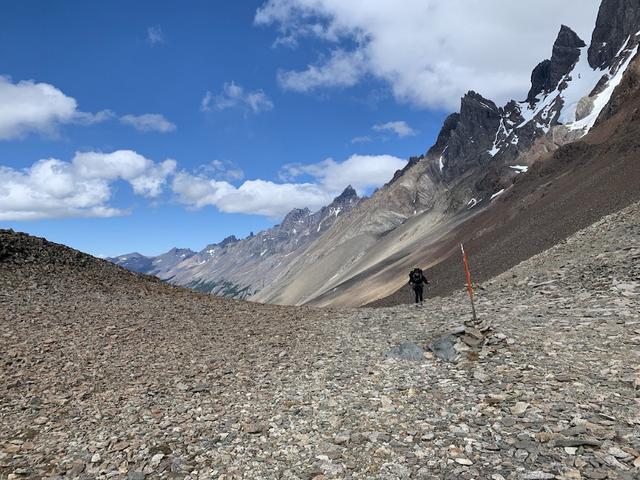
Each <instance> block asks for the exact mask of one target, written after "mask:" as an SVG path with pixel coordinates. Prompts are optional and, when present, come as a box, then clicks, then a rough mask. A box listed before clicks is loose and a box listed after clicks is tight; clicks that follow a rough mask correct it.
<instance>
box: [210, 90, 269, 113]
mask: <svg viewBox="0 0 640 480" xmlns="http://www.w3.org/2000/svg"><path fill="white" fill-rule="evenodd" d="M228 108H242V109H244V110H245V111H250V112H252V113H256V114H257V113H261V112H267V111H269V110H272V109H273V102H272V101H271V99H270V98H269V97H268V96H267V94H266V93H264V92H263V91H262V90H254V91H246V90H245V89H244V87H242V86H241V85H238V84H236V83H235V82H228V83H225V84H224V85H223V87H222V92H220V93H219V94H217V95H214V94H213V93H211V92H209V91H208V92H207V93H206V94H205V96H204V98H203V99H202V101H201V102H200V109H201V110H202V111H203V112H210V111H212V110H226V109H228Z"/></svg>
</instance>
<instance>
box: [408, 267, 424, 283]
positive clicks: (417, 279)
mask: <svg viewBox="0 0 640 480" xmlns="http://www.w3.org/2000/svg"><path fill="white" fill-rule="evenodd" d="M409 278H410V279H411V283H414V284H416V285H422V270H420V269H419V268H416V269H415V270H413V271H412V272H411V273H410V274H409Z"/></svg>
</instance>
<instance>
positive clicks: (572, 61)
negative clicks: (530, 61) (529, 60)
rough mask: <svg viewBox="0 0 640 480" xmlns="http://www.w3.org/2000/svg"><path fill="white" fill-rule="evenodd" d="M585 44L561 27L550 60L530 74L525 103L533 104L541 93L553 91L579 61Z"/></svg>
mask: <svg viewBox="0 0 640 480" xmlns="http://www.w3.org/2000/svg"><path fill="white" fill-rule="evenodd" d="M586 46H587V44H586V43H584V41H583V40H582V39H581V38H580V37H579V36H578V34H577V33H576V32H574V31H573V30H571V29H570V28H569V27H567V26H566V25H562V27H561V28H560V33H558V38H556V41H555V43H554V44H553V53H552V55H551V59H550V60H544V61H543V62H541V63H539V64H538V66H537V67H536V68H534V69H533V73H532V74H531V90H530V91H529V95H527V102H529V103H534V102H535V101H536V97H537V96H538V95H540V94H541V93H550V92H552V91H554V90H555V89H556V88H557V87H558V86H559V85H560V82H561V81H562V79H563V78H564V77H565V76H566V75H567V74H568V73H569V72H571V70H573V67H575V65H576V63H578V60H579V59H580V49H581V48H584V47H586Z"/></svg>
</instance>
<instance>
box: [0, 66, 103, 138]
mask: <svg viewBox="0 0 640 480" xmlns="http://www.w3.org/2000/svg"><path fill="white" fill-rule="evenodd" d="M112 116H113V112H111V111H109V110H103V111H101V112H98V113H96V114H92V113H87V112H81V111H79V110H78V104H77V102H76V100H75V99H74V98H72V97H68V96H67V95H65V94H64V93H62V92H61V91H60V90H58V89H57V88H56V87H54V86H53V85H50V84H48V83H35V82H34V81H33V80H23V81H21V82H18V83H13V82H12V81H11V79H10V78H9V77H5V76H1V75H0V140H9V139H14V138H22V137H25V136H26V135H28V134H29V133H40V134H44V135H49V136H54V135H56V134H57V130H58V127H59V126H60V125H63V124H69V123H78V124H83V125H89V124H94V123H98V122H103V121H105V120H108V119H109V118H111V117H112Z"/></svg>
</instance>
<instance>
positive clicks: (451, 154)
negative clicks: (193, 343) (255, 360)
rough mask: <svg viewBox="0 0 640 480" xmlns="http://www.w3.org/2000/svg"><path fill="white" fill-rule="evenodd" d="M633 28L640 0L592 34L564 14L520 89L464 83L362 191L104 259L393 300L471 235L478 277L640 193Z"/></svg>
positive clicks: (204, 283) (268, 294) (629, 1)
mask: <svg viewBox="0 0 640 480" xmlns="http://www.w3.org/2000/svg"><path fill="white" fill-rule="evenodd" d="M639 41H640V2H638V1H637V0H604V1H603V2H602V4H601V6H600V11H599V14H598V18H597V20H596V27H595V30H594V32H593V36H592V39H591V43H590V45H587V43H586V42H585V41H584V40H583V39H581V38H580V37H579V36H578V35H577V34H576V33H575V32H574V31H573V30H571V28H569V27H568V26H564V25H563V26H562V27H561V29H560V31H559V33H558V36H557V38H556V40H555V42H554V44H553V48H552V51H551V57H550V58H549V59H547V60H544V61H542V62H541V63H540V64H538V65H537V66H536V67H535V68H534V69H533V72H532V76H531V88H530V90H529V92H528V95H527V98H526V99H524V100H522V101H515V100H512V101H510V102H508V103H507V104H506V105H504V106H502V107H499V106H497V105H496V104H495V103H494V102H493V101H491V100H489V99H486V98H484V97H483V96H482V95H480V94H479V93H476V92H473V91H470V92H469V93H468V94H466V95H465V96H464V97H463V98H462V101H461V106H460V111H459V112H457V113H454V114H452V115H450V116H449V117H448V118H447V119H446V120H445V122H444V125H443V127H442V129H441V131H440V134H439V136H438V138H437V141H436V143H435V144H434V145H433V146H432V147H431V148H430V149H429V150H428V151H427V152H426V153H425V154H424V155H420V156H417V157H414V158H411V159H410V162H409V163H408V164H407V166H406V167H405V168H404V169H403V170H401V171H398V172H396V174H395V175H394V177H393V178H392V179H390V181H389V183H387V184H386V185H385V186H384V187H382V188H380V189H379V190H378V191H377V192H375V193H374V194H373V195H372V197H371V198H366V199H361V198H358V196H357V195H356V193H355V191H353V189H351V188H347V189H346V190H345V192H344V193H343V194H342V195H341V196H340V197H338V198H336V199H335V200H334V202H333V203H332V204H331V205H329V206H327V207H325V208H323V209H321V210H320V211H319V212H315V213H311V212H309V211H308V210H294V211H292V212H291V213H289V215H287V217H285V219H284V220H283V222H282V224H280V225H277V226H275V227H273V228H271V229H269V230H266V231H264V232H260V233H259V234H257V235H255V236H252V237H248V238H245V239H242V240H237V239H236V238H235V237H229V238H228V239H226V240H225V241H223V242H221V243H220V244H213V245H209V246H207V247H206V248H205V249H204V250H202V251H201V252H199V253H195V252H192V251H189V250H179V249H173V250H171V251H170V252H167V253H166V254H163V255H160V256H158V257H153V258H147V257H143V256H142V255H139V254H130V255H124V256H121V257H117V258H115V259H112V261H114V262H115V263H118V264H120V265H122V266H125V267H127V268H129V269H131V270H136V271H141V272H144V273H150V274H153V275H157V276H158V277H160V278H162V279H165V280H167V281H170V282H172V283H175V284H179V285H184V286H188V287H191V288H195V289H197V290H201V291H205V292H211V293H216V294H220V295H226V296H232V297H236V298H251V299H253V300H257V301H261V302H271V303H283V304H303V303H310V304H314V305H343V306H358V305H362V304H365V303H369V302H374V301H377V300H380V299H382V298H385V297H386V298H387V299H388V301H389V302H392V303H394V302H395V303H397V302H400V301H402V299H403V297H402V293H394V292H396V291H397V290H398V289H400V288H401V287H402V285H403V284H404V283H405V277H406V272H407V270H408V269H409V268H411V267H412V266H413V265H414V264H418V265H421V266H422V267H425V268H430V269H432V270H433V271H434V272H438V278H437V279H435V281H434V285H435V292H439V293H445V292H446V291H448V290H450V289H453V288H456V287H457V286H459V280H458V278H459V275H458V272H457V270H456V267H455V266H454V265H453V264H452V263H451V259H452V258H453V257H452V255H455V252H456V251H457V250H456V248H457V243H458V242H460V241H465V242H471V244H472V245H474V244H475V245H477V248H478V250H476V251H475V252H474V251H473V249H471V252H472V254H475V256H476V260H477V264H479V265H484V266H483V267H482V269H481V270H480V271H479V272H478V278H480V279H482V278H488V277H489V276H490V275H492V274H496V273H500V271H503V270H506V269H507V268H509V267H511V266H512V265H513V264H514V263H517V262H519V261H521V260H524V259H525V258H527V257H528V256H531V255H533V254H535V253H537V252H539V251H541V250H542V249H543V248H546V247H548V246H550V244H553V243H554V242H557V241H559V240H561V239H562V238H564V237H566V236H567V235H570V234H571V233H573V232H575V231H576V230H577V229H579V228H582V227H584V226H586V225H585V222H591V221H595V220H596V219H597V217H598V216H599V215H603V214H606V213H608V212H609V211H611V210H613V209H617V208H620V207H622V206H624V204H625V203H628V202H630V201H631V200H632V199H634V198H636V197H637V196H638V195H640V194H639V193H638V191H639V190H640V189H639V188H638V187H637V185H638V184H640V182H638V183H635V184H634V183H633V182H634V181H635V180H634V179H635V178H636V176H637V175H638V171H639V170H640V167H638V162H637V155H636V154H635V153H634V152H637V151H640V137H638V136H637V135H635V133H634V132H636V126H637V124H638V122H639V121H640V118H638V117H639V116H638V115H636V114H635V113H634V112H635V110H633V108H634V107H633V106H634V105H635V102H636V101H637V100H638V96H639V95H638V93H639V89H640V87H639V85H640V73H639V72H640V61H639V60H638V44H639ZM614 164H618V167H617V169H612V168H611V166H612V165H614ZM625 172H626V173H625ZM622 173H624V175H622ZM621 175H622V176H621ZM595 179H598V181H597V183H596V182H595ZM571 182H573V183H571ZM634 185H635V187H634ZM603 192H604V194H603ZM550 199H554V200H553V201H550ZM577 200H579V202H578V203H576V202H577ZM561 204H562V205H565V206H566V208H565V209H564V210H558V205H561ZM563 215H566V216H567V217H566V219H563V218H562V216H563ZM559 216H560V220H558V217H559ZM510 228H511V230H509V229H510ZM516 230H518V231H519V232H520V234H519V235H518V237H517V238H515V237H513V236H512V235H511V234H510V233H509V232H510V231H516ZM498 231H500V232H501V234H500V236H497V234H496V232H498ZM489 238H491V239H492V240H491V242H490V243H487V239H489ZM483 241H484V242H485V243H482V242H483ZM490 252H492V253H491V254H489V253H490ZM492 255H493V256H492ZM444 266H447V267H446V268H445V267H444Z"/></svg>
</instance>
